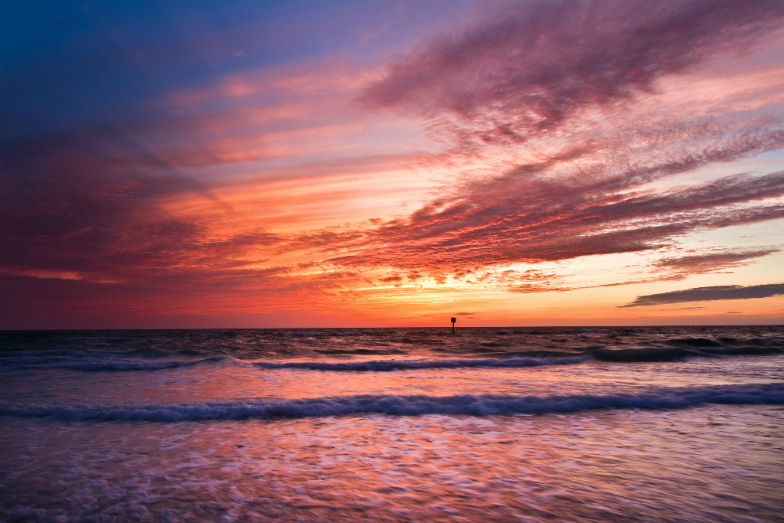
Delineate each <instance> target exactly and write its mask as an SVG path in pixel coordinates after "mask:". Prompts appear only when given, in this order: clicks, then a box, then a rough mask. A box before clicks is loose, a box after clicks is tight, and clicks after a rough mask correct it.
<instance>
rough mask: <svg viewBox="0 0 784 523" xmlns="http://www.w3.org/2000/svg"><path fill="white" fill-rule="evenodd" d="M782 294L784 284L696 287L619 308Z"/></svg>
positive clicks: (646, 297)
mask: <svg viewBox="0 0 784 523" xmlns="http://www.w3.org/2000/svg"><path fill="white" fill-rule="evenodd" d="M782 294H784V283H771V284H767V285H749V286H741V285H717V286H713V287H697V288H694V289H684V290H682V291H673V292H662V293H659V294H649V295H647V296H639V297H638V298H637V299H636V300H634V301H633V302H632V303H629V304H628V305H622V306H621V308H625V307H641V306H646V305H664V304H668V303H682V302H693V301H716V300H751V299H755V298H768V297H771V296H780V295H782Z"/></svg>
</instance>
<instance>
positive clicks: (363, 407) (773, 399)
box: [0, 383, 784, 422]
mask: <svg viewBox="0 0 784 523" xmlns="http://www.w3.org/2000/svg"><path fill="white" fill-rule="evenodd" d="M709 403H719V404H739V405H758V404H774V405H781V404H784V383H768V384H759V385H723V386H710V387H688V388H663V389H656V390H652V391H648V392H644V393H639V394H607V395H566V396H544V397H540V396H514V395H495V394H481V395H473V394H460V395H453V396H427V395H388V394H385V395H358V396H338V397H321V398H301V399H288V400H279V399H246V400H234V401H227V402H202V403H182V404H167V405H110V406H88V405H81V406H57V405H41V404H38V405H30V404H27V405H6V406H2V407H0V416H10V417H26V418H53V419H59V420H65V421H151V422H180V421H211V420H245V419H260V420H272V419H296V418H315V417H329V416H361V415H370V414H380V415H396V416H421V415H426V414H441V415H465V416H492V415H514V414H550V413H574V412H581V411H587V410H595V409H657V410H669V409H683V408H688V407H695V406H698V405H704V404H709Z"/></svg>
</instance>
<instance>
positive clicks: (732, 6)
mask: <svg viewBox="0 0 784 523" xmlns="http://www.w3.org/2000/svg"><path fill="white" fill-rule="evenodd" d="M782 18H784V4H782V3H781V2H779V1H776V0H767V1H755V2H746V1H742V0H692V1H688V0H679V1H662V2H643V3H641V2H628V1H625V0H606V1H602V2H584V1H570V0H556V1H550V0H541V1H530V2H524V3H514V4H508V5H506V6H504V7H502V8H500V9H497V10H495V11H493V12H492V14H491V15H484V16H483V19H480V21H479V22H478V23H476V24H474V25H473V26H471V27H469V28H468V29H465V30H463V31H462V32H461V31H456V32H455V33H453V34H450V35H442V36H441V37H439V38H436V39H434V40H431V41H430V42H428V43H426V44H424V45H422V46H420V47H418V48H416V49H415V50H413V51H412V52H410V53H409V54H408V55H406V56H404V57H402V58H400V59H399V60H397V61H395V62H393V63H392V64H391V65H390V66H389V67H388V69H387V74H386V76H385V77H383V78H382V79H381V80H379V81H377V82H376V83H374V84H372V85H371V86H369V88H368V89H367V90H366V92H365V93H364V95H363V97H362V101H364V102H365V103H367V104H370V105H376V106H381V107H399V108H403V109H404V110H407V111H410V112H413V113H416V114H420V115H424V116H427V117H430V118H432V119H433V120H434V122H435V125H436V127H438V128H439V129H441V130H442V131H447V132H448V133H450V134H454V135H455V136H456V137H457V138H458V140H459V141H461V142H463V145H466V144H470V143H475V144H482V143H501V144H503V143H517V142H521V141H524V140H526V139H527V138H528V137H529V135H531V134H532V133H539V132H542V131H547V130H548V129H552V128H554V127H557V126H560V125H561V124H562V123H563V122H565V121H566V120H567V119H569V118H570V117H572V116H574V115H576V114H578V113H579V112H580V111H581V110H583V109H585V108H589V107H603V106H609V105H612V104H614V103H616V102H618V101H623V100H628V99H630V98H631V97H633V96H634V95H636V94H638V93H644V92H649V91H650V90H652V89H653V88H654V85H655V81H656V80H657V79H658V78H660V77H662V76H664V75H669V74H674V73H684V72H687V71H690V70H692V69H693V68H694V67H696V66H697V65H699V64H700V63H702V62H704V61H706V60H707V59H709V58H712V57H714V56H717V55H719V54H721V53H730V52H732V53H737V52H739V51H743V50H745V49H747V48H748V47H749V46H750V45H751V44H752V43H753V42H755V41H756V40H757V39H758V38H760V37H762V36H764V35H766V34H768V33H770V32H771V31H775V30H778V29H780V28H781V27H782V25H783V24H784V22H783V21H782Z"/></svg>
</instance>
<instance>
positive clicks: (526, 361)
mask: <svg viewBox="0 0 784 523" xmlns="http://www.w3.org/2000/svg"><path fill="white" fill-rule="evenodd" d="M588 359H589V356H578V357H574V358H508V359H481V360H374V361H351V362H340V363H327V362H322V361H290V362H283V363H272V362H264V361H259V362H256V363H254V365H256V366H258V367H261V368H263V369H307V370H323V371H395V370H412V369H459V368H478V367H494V368H505V367H537V366H541V365H565V364H570V363H582V362H584V361H586V360H588Z"/></svg>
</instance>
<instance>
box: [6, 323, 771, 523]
mask: <svg viewBox="0 0 784 523" xmlns="http://www.w3.org/2000/svg"><path fill="white" fill-rule="evenodd" d="M782 369H784V327H782V326H760V327H747V326H742V327H741V326H725V327H617V328H530V327H529V328H512V327H510V328H459V327H458V328H457V329H456V332H455V334H452V331H451V328H449V327H447V328H405V329H403V328H400V329H393V328H388V329H386V328H379V329H269V330H264V329H231V330H228V329H227V330H127V331H120V330H111V331H109V330H107V331H98V330H92V331H5V332H0V424H2V425H0V426H2V431H0V492H1V493H2V494H1V495H0V521H4V522H9V523H16V522H115V521H116V522H131V521H133V522H171V523H178V522H203V521H214V522H234V521H238V522H268V521H275V522H295V521H297V522H310V521H314V522H316V521H317V522H332V521H367V522H477V521H485V522H571V523H587V522H624V523H628V522H651V523H653V522H656V523H661V522H673V523H675V522H683V523H687V522H688V523H695V522H706V523H707V522H711V523H718V522H727V523H743V522H749V523H751V522H766V523H768V522H782V521H784V373H783V372H782Z"/></svg>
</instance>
